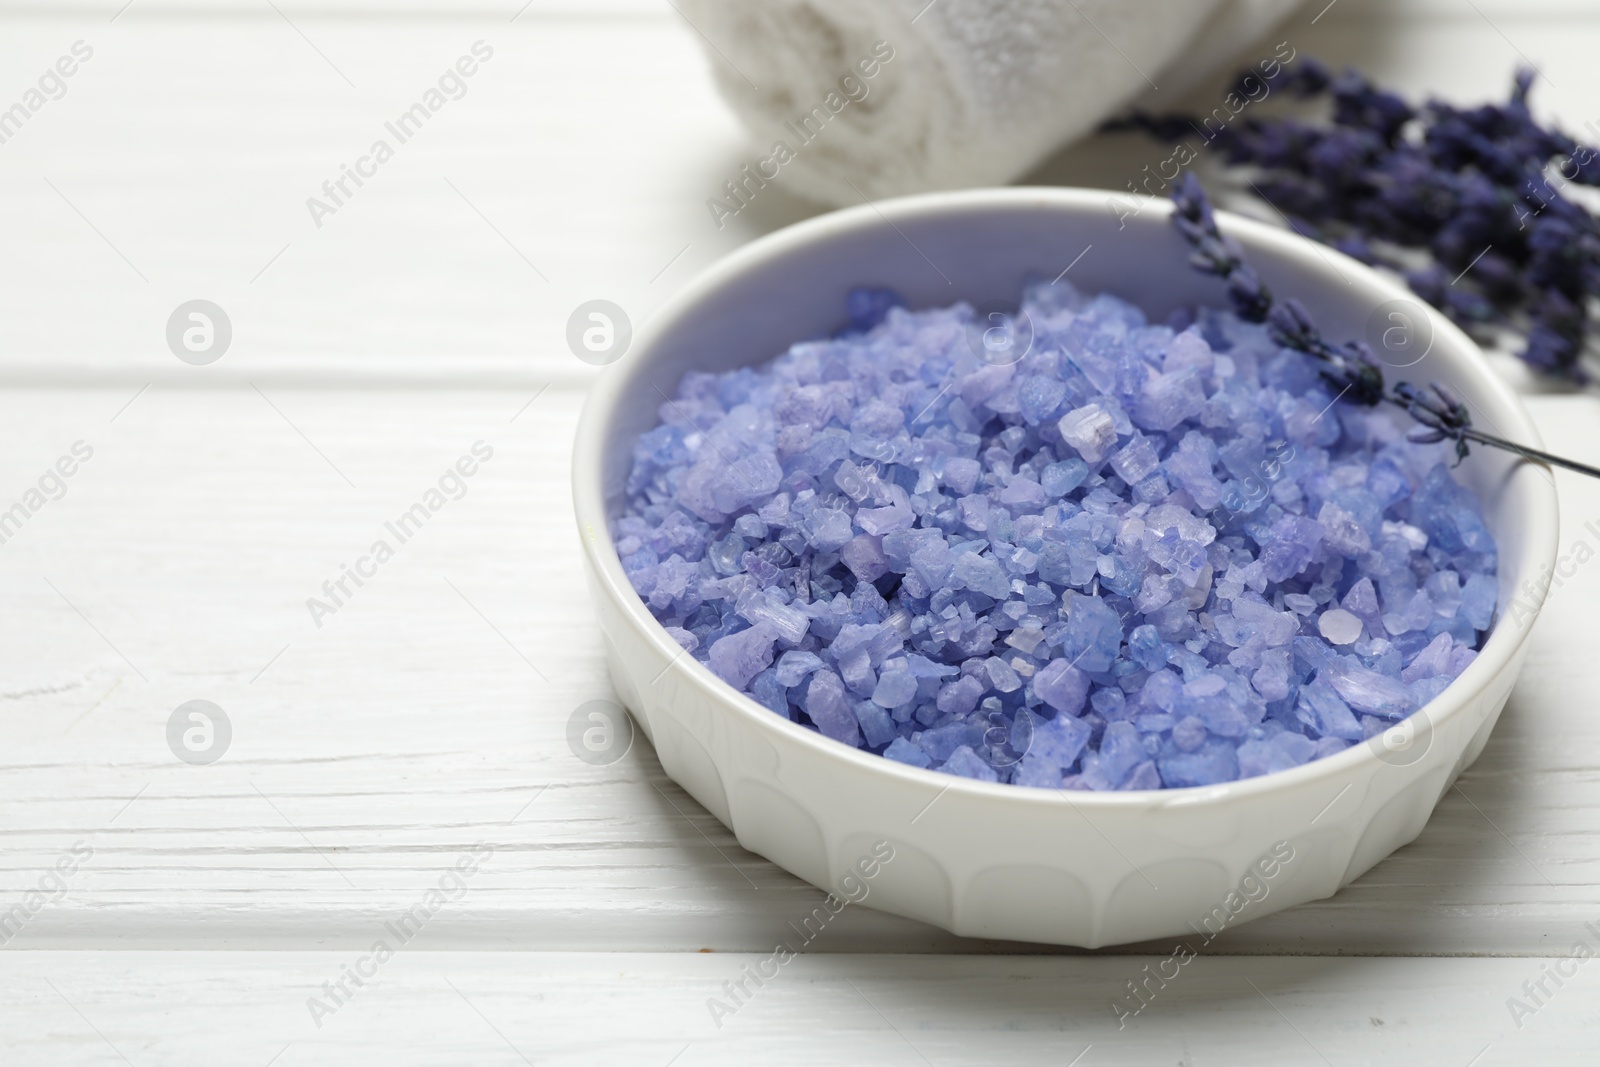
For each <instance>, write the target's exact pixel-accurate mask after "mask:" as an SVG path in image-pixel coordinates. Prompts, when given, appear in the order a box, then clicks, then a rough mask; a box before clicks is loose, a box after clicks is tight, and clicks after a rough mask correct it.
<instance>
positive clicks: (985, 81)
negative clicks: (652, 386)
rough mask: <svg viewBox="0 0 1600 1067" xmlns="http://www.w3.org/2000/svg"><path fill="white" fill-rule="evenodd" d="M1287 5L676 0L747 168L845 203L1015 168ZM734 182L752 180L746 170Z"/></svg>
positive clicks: (1186, 71) (1207, 0)
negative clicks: (740, 137)
mask: <svg viewBox="0 0 1600 1067" xmlns="http://www.w3.org/2000/svg"><path fill="white" fill-rule="evenodd" d="M1299 2H1300V0H932V2H931V3H930V2H929V0H675V6H676V7H677V8H678V10H679V11H680V12H681V13H682V14H683V16H684V17H685V18H686V19H687V20H688V21H689V22H690V24H691V25H692V26H693V27H694V28H695V30H697V31H698V32H699V35H700V37H701V39H702V40H703V41H704V43H705V46H706V49H707V54H708V58H709V59H710V61H711V66H712V69H713V71H714V72H715V77H716V81H717V84H718V87H719V88H720V89H721V91H722V94H723V96H724V97H725V98H726V99H727V100H728V102H729V103H730V104H731V105H732V107H733V109H734V111H735V112H737V113H738V115H739V116H740V118H741V119H742V121H743V122H744V124H745V125H746V126H747V127H748V128H749V130H750V132H751V134H752V135H753V136H754V137H755V138H756V141H757V143H758V145H759V148H760V155H759V158H757V159H756V160H754V161H753V162H752V165H751V168H750V171H749V173H758V172H759V174H760V175H767V176H773V175H776V174H779V173H781V175H782V179H781V180H782V183H783V185H784V186H785V187H786V188H788V189H790V191H792V192H794V193H795V194H797V195H800V196H804V197H807V198H809V199H813V200H820V201H822V202H824V203H831V204H847V203H852V202H857V203H858V202H860V200H861V198H862V197H867V198H870V199H877V198H878V197H883V196H893V195H897V194H901V193H910V192H919V191H922V190H928V189H950V188H960V187H965V186H973V185H992V184H998V183H1004V182H1008V181H1011V180H1013V179H1015V178H1017V177H1019V176H1020V175H1022V174H1024V173H1026V172H1027V171H1028V170H1029V169H1030V168H1032V167H1034V166H1036V165H1037V164H1038V163H1040V162H1041V161H1043V160H1044V159H1046V158H1047V157H1048V156H1050V155H1051V154H1052V153H1053V152H1055V151H1056V150H1057V149H1059V148H1060V147H1061V146H1063V145H1064V144H1066V143H1068V142H1069V141H1072V140H1074V139H1075V138H1077V137H1080V136H1082V135H1083V134H1085V133H1088V132H1090V131H1091V130H1093V129H1094V128H1095V127H1096V126H1097V125H1098V124H1099V123H1100V122H1101V121H1103V120H1104V119H1106V118H1107V117H1109V116H1110V115H1112V114H1113V113H1115V112H1116V111H1118V110H1119V109H1121V108H1122V107H1124V106H1126V105H1127V104H1128V103H1129V102H1130V101H1132V100H1134V99H1135V98H1137V97H1140V96H1142V95H1144V94H1150V93H1153V92H1154V91H1155V90H1156V89H1158V88H1159V90H1161V91H1160V94H1159V95H1160V96H1161V97H1163V98H1170V97H1171V96H1172V94H1173V91H1174V90H1175V89H1181V88H1182V87H1184V86H1185V85H1187V84H1189V83H1192V82H1193V81H1194V80H1196V79H1197V78H1199V77H1200V76H1202V75H1204V74H1205V73H1207V72H1209V71H1210V70H1211V69H1213V68H1214V67H1215V66H1216V65H1217V64H1219V63H1221V62H1224V61H1226V60H1229V59H1231V58H1233V57H1234V56H1235V55H1236V54H1237V53H1238V52H1239V51H1240V50H1241V49H1242V48H1243V47H1244V46H1246V45H1248V44H1249V43H1250V42H1251V41H1253V40H1255V39H1257V38H1259V37H1261V36H1262V35H1264V34H1265V33H1266V32H1267V31H1268V30H1270V29H1271V28H1272V27H1273V25H1274V23H1275V22H1276V21H1277V19H1279V18H1280V17H1281V16H1282V15H1284V14H1286V13H1287V12H1288V11H1289V10H1290V9H1292V8H1293V7H1295V6H1296V5H1297V4H1298V3H1299ZM1201 110H1205V111H1209V110H1210V108H1209V107H1206V108H1202V109H1201ZM780 146H781V147H780ZM743 184H744V187H745V188H746V189H749V188H753V187H754V186H753V185H752V183H751V179H750V178H749V177H748V176H746V177H744V178H743ZM726 202H727V203H728V204H729V206H730V207H732V208H737V206H738V204H737V202H736V201H735V200H733V199H729V200H728V201H726ZM713 212H714V213H717V211H716V209H715V207H713Z"/></svg>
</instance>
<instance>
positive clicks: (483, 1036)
mask: <svg viewBox="0 0 1600 1067" xmlns="http://www.w3.org/2000/svg"><path fill="white" fill-rule="evenodd" d="M1597 941H1600V938H1594V937H1592V936H1591V938H1590V940H1589V942H1588V944H1589V946H1590V947H1591V948H1592V947H1593V946H1594V945H1595V944H1596V942H1597ZM768 951H770V949H769V950H768ZM765 959H766V957H765V956H762V955H725V954H722V953H717V954H710V955H695V954H690V955H681V954H674V955H669V956H651V955H641V954H635V953H601V954H576V955H574V954H539V953H528V952H498V953H471V954H463V953H451V952H427V951H422V952H414V951H408V950H406V949H404V948H402V949H400V950H399V952H398V954H397V955H395V956H394V957H392V958H391V959H389V960H388V961H387V962H385V963H383V964H381V965H379V964H378V963H377V962H376V960H375V958H368V956H367V952H366V951H365V950H363V951H360V952H342V953H333V952H316V953H310V952H305V953H302V952H292V953H291V952H231V953H189V952H161V953H155V952H106V953H75V952H45V953H40V952H12V953H6V954H4V955H3V956H0V1006H3V1008H4V1010H5V1013H6V1016H7V1026H6V1037H5V1042H6V1061H7V1063H12V1064H18V1065H32V1064H49V1065H51V1067H76V1065H78V1064H96V1065H98V1064H106V1063H122V1062H124V1059H125V1060H126V1062H130V1063H139V1064H150V1065H158V1064H192V1063H230V1064H232V1063H237V1064H248V1065H253V1067H259V1065H264V1064H274V1065H276V1067H308V1065H313V1064H325V1063H326V1064H332V1063H348V1062H350V1061H351V1059H353V1058H354V1059H358V1060H359V1061H360V1062H365V1063H384V1064H395V1065H401V1067H409V1065H420V1064H460V1063H474V1064H479V1063H482V1064H500V1063H505V1064H520V1063H541V1064H543V1063H551V1064H568V1063H573V1064H577V1063H581V1064H586V1065H587V1064H626V1065H629V1067H636V1065H639V1064H644V1065H647V1067H657V1065H659V1067H670V1065H674V1064H676V1065H678V1067H699V1065H706V1064H721V1063H749V1062H752V1061H756V1060H759V1061H760V1062H762V1063H773V1064H807V1065H809V1064H816V1063H866V1062H871V1063H883V1064H889V1065H899V1064H907V1065H911V1064H918V1065H926V1064H956V1063H1000V1062H1003V1063H1017V1064H1041V1065H1043V1064H1049V1065H1053V1067H1062V1065H1066V1064H1081V1065H1082V1067H1090V1065H1093V1064H1149V1063H1177V1064H1184V1065H1190V1064H1194V1065H1201V1064H1227V1063H1334V1064H1376V1063H1395V1062H1418V1063H1428V1064H1445V1065H1451V1067H1465V1065H1468V1064H1472V1065H1474V1067H1497V1065H1503V1064H1523V1063H1539V1064H1550V1065H1567V1064H1589V1063H1592V1062H1593V1052H1592V1049H1591V1048H1590V1047H1589V1046H1590V1044H1591V1042H1592V1035H1593V1033H1594V1028H1595V1027H1596V1026H1597V1025H1600V998H1597V997H1595V995H1594V984H1595V982H1596V981H1597V980H1600V976H1597V975H1596V974H1594V973H1591V971H1593V970H1594V969H1595V968H1596V967H1600V964H1595V963H1588V964H1587V965H1586V966H1585V965H1582V964H1577V963H1574V962H1572V961H1570V960H1564V959H1561V958H1560V957H1557V958H1555V959H1519V960H1403V959H1402V960H1305V959H1299V960H1295V959H1274V958H1260V959H1228V958H1211V957H1207V956H1204V955H1199V956H1196V957H1195V958H1192V959H1189V960H1188V961H1187V962H1186V963H1184V964H1181V965H1180V964H1177V963H1173V962H1168V959H1169V958H1168V957H1166V956H1165V955H1163V956H1153V957H1137V956H1102V957H1097V958H1075V959H1039V958H1017V957H995V958H991V959H952V958H942V959H941V958H935V959H910V958H907V957H903V956H900V957H896V956H855V957H850V958H847V959H844V958H839V957H833V958H826V959H824V958H819V957H815V956H812V955H809V954H805V953H802V954H801V955H798V956H796V957H794V958H793V959H792V960H790V961H789V962H788V963H787V964H784V965H782V966H776V965H774V964H765V969H766V971H767V973H769V974H771V973H772V972H774V971H776V975H775V976H774V977H772V978H770V979H769V980H768V981H766V982H765V983H764V984H763V985H761V986H759V987H758V986H756V985H755V984H754V983H753V982H750V981H749V980H748V979H746V978H744V973H745V970H744V969H745V968H747V967H748V968H750V969H751V970H752V971H753V970H755V969H756V968H758V967H762V966H763V963H764V960H765ZM363 960H365V961H366V962H363ZM358 965H359V966H360V968H361V969H362V970H364V971H367V972H368V973H369V974H370V973H373V972H376V977H375V978H373V979H372V980H371V981H369V982H368V983H367V984H366V985H364V986H362V987H356V986H355V985H353V984H351V983H349V982H347V983H346V988H347V989H349V990H350V992H351V996H350V997H348V998H347V999H346V998H342V997H341V999H343V1000H344V1002H343V1003H342V1004H337V1005H335V1009H336V1010H334V1011H333V1012H332V1013H331V1014H330V1013H326V1012H323V1011H319V1012H318V1013H317V1020H318V1021H320V1023H321V1026H320V1027H319V1026H318V1025H317V1023H316V1022H314V1021H313V1018H312V1010H311V1009H310V1008H309V1007H308V1001H310V1000H311V998H313V997H316V998H322V1002H323V1003H324V1004H327V1003H331V1001H329V1000H328V999H327V995H326V994H325V993H323V991H322V983H324V982H337V981H338V980H340V979H341V978H342V976H343V975H344V974H345V973H346V971H347V969H348V970H354V969H355V968H356V967H357V966H358ZM1146 967H1149V968H1150V972H1149V973H1152V974H1159V973H1164V974H1169V975H1175V977H1173V978H1172V980H1171V981H1168V982H1165V983H1162V982H1160V981H1159V980H1156V979H1153V980H1151V981H1150V984H1149V986H1148V987H1147V988H1148V989H1149V990H1150V992H1149V993H1147V994H1146V996H1147V997H1148V998H1149V1001H1148V1003H1147V1004H1145V1006H1144V1007H1143V1010H1142V1011H1140V1013H1139V1014H1138V1015H1136V1016H1134V1015H1130V1017H1129V1018H1127V1019H1125V1020H1122V1027H1121V1028H1120V1029H1119V1019H1118V1015H1117V1014H1116V1013H1115V1011H1114V1009H1113V1007H1112V1005H1113V1004H1114V1003H1119V1002H1120V1003H1123V1004H1125V1005H1126V1004H1128V1003H1139V1002H1138V1001H1133V1000H1131V999H1129V1000H1123V998H1129V997H1130V994H1129V993H1128V989H1127V983H1129V982H1134V981H1142V980H1144V978H1145V975H1146V971H1145V968H1146ZM1556 967H1560V968H1561V969H1563V970H1567V971H1569V972H1575V973H1572V974H1570V975H1569V977H1567V978H1564V979H1562V982H1563V984H1562V986H1560V987H1558V986H1557V985H1556V984H1555V983H1554V982H1553V981H1551V980H1550V979H1549V978H1547V977H1546V975H1548V974H1550V973H1552V972H1553V971H1554V969H1555V968H1556ZM741 980H742V981H745V982H746V989H747V990H749V996H748V997H747V998H746V997H741V998H740V999H739V1000H737V1001H736V1000H733V999H732V998H730V997H729V994H728V992H727V989H726V987H725V985H724V983H732V982H737V981H741ZM1539 980H1543V981H1544V982H1545V990H1546V991H1547V993H1548V994H1549V995H1548V996H1546V997H1540V998H1539V999H1540V1000H1541V1001H1542V1003H1541V1005H1540V1006H1539V1007H1537V1008H1535V1009H1534V1011H1533V1013H1532V1014H1531V1015H1530V1014H1520V1013H1519V1017H1518V1018H1515V1019H1514V1018H1513V1016H1512V1013H1511V1011H1510V1010H1509V1009H1508V1006H1507V1001H1508V1000H1509V999H1510V998H1512V997H1516V998H1518V999H1519V1000H1522V1001H1523V1003H1525V1004H1528V1005H1529V1006H1530V1007H1532V1003H1531V1001H1529V1000H1526V999H1524V998H1526V997H1527V994H1526V993H1525V992H1524V991H1523V988H1522V986H1523V983H1524V982H1535V981H1539ZM714 1000H716V1001H721V1002H722V1003H724V1004H729V1005H730V1007H733V1008H734V1009H736V1010H734V1011H733V1012H732V1014H731V1015H725V1014H723V1013H721V1012H718V1015H717V1021H713V1017H712V1013H711V1011H710V1008H709V1005H710V1003H711V1002H712V1001H714ZM718 1021H720V1023H721V1025H720V1026H719V1025H718ZM1518 1022H1520V1023H1521V1026H1520V1028H1519V1027H1518V1025H1517V1023H1518ZM119 1056H120V1057H123V1059H119Z"/></svg>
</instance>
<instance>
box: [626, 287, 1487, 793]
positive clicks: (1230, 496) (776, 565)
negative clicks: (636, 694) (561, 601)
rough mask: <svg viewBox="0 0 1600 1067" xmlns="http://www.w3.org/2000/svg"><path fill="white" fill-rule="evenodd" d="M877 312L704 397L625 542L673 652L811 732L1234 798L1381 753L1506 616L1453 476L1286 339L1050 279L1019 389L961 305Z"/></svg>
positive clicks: (931, 759) (650, 471)
mask: <svg viewBox="0 0 1600 1067" xmlns="http://www.w3.org/2000/svg"><path fill="white" fill-rule="evenodd" d="M851 307H852V308H853V309H856V310H854V311H852V316H853V321H854V330H853V332H850V333H846V334H842V335H840V336H837V337H835V338H833V339H830V340H824V341H809V342H804V343H802V344H797V345H795V346H794V347H793V348H791V349H790V350H789V351H788V352H786V353H784V354H782V355H780V356H778V357H777V358H776V359H774V360H772V361H771V362H769V363H767V364H765V365H764V366H761V367H757V368H745V369H741V370H737V371H733V372H730V373H727V374H721V375H713V374H703V373H691V374H688V375H686V376H685V377H684V379H683V381H682V382H681V383H680V384H679V387H678V390H677V394H676V396H675V397H674V398H673V400H672V401H671V402H670V403H665V404H663V405H662V406H661V408H660V418H661V420H662V422H661V425H660V426H658V427H657V428H656V429H654V430H651V431H649V432H648V433H646V434H644V435H642V436H641V437H640V438H639V441H638V443H637V445H636V446H635V449H634V455H633V461H634V462H633V470H632V473H631V475H630V477H629V479H628V482H627V493H628V502H627V507H626V509H625V511H624V514H623V515H622V517H621V518H619V519H618V520H617V521H616V523H615V526H614V529H613V535H614V538H615V543H616V545H617V550H618V554H619V556H620V557H621V558H622V564H623V570H624V572H625V573H626V574H627V576H628V578H629V580H630V581H631V582H632V583H633V585H634V588H635V589H636V590H637V591H638V592H639V595H640V597H641V598H642V599H643V600H644V601H645V603H646V604H647V605H648V606H649V608H650V610H651V611H652V613H654V614H655V615H656V617H657V618H658V619H660V620H661V622H662V624H663V625H664V626H665V627H666V628H667V630H668V632H669V633H670V634H671V635H672V637H673V639H674V640H675V641H676V642H677V643H678V644H679V645H680V646H681V647H683V648H684V649H685V650H686V651H688V652H689V653H690V654H691V655H693V656H694V657H695V658H697V659H699V660H700V661H701V662H703V663H705V664H707V665H708V666H709V667H710V668H711V670H712V671H713V672H715V673H716V674H717V675H718V676H719V677H721V678H722V679H723V680H725V681H726V682H728V684H730V685H732V686H734V687H735V688H737V689H740V690H743V691H744V692H746V693H748V694H750V695H751V696H752V697H753V698H754V699H756V700H757V701H758V702H759V703H761V704H762V705H763V706H765V707H767V708H769V709H771V710H772V711H773V712H774V713H776V714H780V715H783V716H785V717H786V718H788V719H790V720H791V721H793V722H795V723H796V724H798V725H799V726H801V727H805V728H809V729H813V730H817V731H819V732H821V733H822V734H824V735H826V736H827V737H830V738H833V739H834V740H836V741H839V742H842V743H844V744H848V745H852V746H856V747H861V748H865V749H867V750H868V751H870V752H873V753H876V754H878V755H882V756H884V757H886V758H888V759H891V760H895V761H897V762H900V763H904V764H907V765H909V766H913V767H919V768H927V769H932V770H937V771H942V772H944V773H948V774H954V775H958V776H962V777H967V778H972V779H976V780H981V781H990V782H1002V783H1009V784H1013V785H1024V786H1034V787H1043V788H1070V789H1092V790H1113V789H1120V790H1127V789H1155V788H1175V787H1185V786H1200V785H1212V784H1216V783H1218V782H1225V781H1231V780H1234V779H1237V778H1241V777H1249V776H1252V775H1258V774H1268V773H1272V772H1274V771H1279V770H1285V769H1288V768H1290V767H1295V766H1299V765H1300V764H1303V763H1305V762H1307V761H1309V760H1314V759H1320V758H1323V757H1325V756H1328V755H1332V754H1334V753H1336V752H1339V751H1341V750H1343V749H1344V748H1346V747H1348V746H1349V745H1351V744H1354V743H1358V742H1361V741H1364V740H1366V739H1368V738H1371V737H1373V736H1375V735H1376V734H1378V733H1381V732H1382V731H1383V730H1384V729H1387V728H1388V727H1389V726H1391V725H1393V723H1395V722H1397V721H1399V720H1400V719H1403V718H1404V717H1405V716H1407V715H1409V714H1411V713H1413V712H1415V711H1416V710H1417V709H1418V708H1419V707H1420V706H1421V705H1422V704H1424V703H1426V702H1427V701H1428V700H1430V699H1432V698H1433V697H1434V696H1436V695H1437V694H1438V693H1439V692H1441V691H1442V690H1443V689H1444V687H1445V686H1447V685H1448V684H1449V683H1450V681H1451V680H1452V679H1453V678H1455V677H1456V676H1457V675H1458V674H1459V673H1460V672H1461V671H1462V670H1463V669H1464V668H1465V667H1466V665H1467V664H1468V663H1470V662H1471V660H1472V657H1473V656H1474V655H1475V654H1476V653H1475V651H1474V650H1475V649H1476V648H1477V647H1478V645H1479V644H1480V642H1481V639H1482V635H1483V634H1484V633H1485V632H1486V631H1487V630H1488V628H1489V627H1490V625H1491V624H1492V622H1493V619H1494V614H1495V608H1496V599H1497V593H1496V590H1497V582H1496V579H1495V576H1494V574H1495V548H1494V542H1493V539H1492V538H1491V537H1490V535H1489V532H1488V528H1487V526H1486V525H1485V523H1484V521H1483V518H1482V516H1481V514H1480V513H1479V508H1478V504H1477V502H1476V500H1475V499H1474V497H1473V495H1472V493H1471V492H1470V491H1469V490H1467V489H1465V488H1464V487H1463V486H1461V485H1460V484H1459V483H1457V482H1455V481H1454V480H1453V479H1452V477H1451V476H1450V473H1449V469H1448V466H1447V464H1448V463H1449V462H1450V461H1451V458H1452V457H1450V456H1449V455H1448V454H1447V452H1446V451H1445V450H1444V448H1443V447H1442V446H1435V445H1420V444H1416V443H1413V442H1411V441H1409V440H1407V438H1406V435H1405V430H1404V427H1401V426H1397V425H1396V424H1394V423H1393V422H1391V421H1389V419H1388V417H1387V416H1386V415H1385V414H1383V413H1381V412H1378V411H1376V410H1374V409H1370V408H1359V407H1354V406H1351V405H1349V404H1347V403H1344V402H1336V398H1335V396H1334V395H1333V393H1334V392H1335V391H1336V390H1329V389H1328V388H1326V387H1325V386H1324V385H1322V384H1320V379H1319V378H1318V377H1317V374H1316V368H1315V367H1313V366H1310V365H1309V364H1308V363H1307V360H1306V359H1305V357H1304V356H1302V355H1300V354H1299V353H1296V352H1292V351H1288V350H1284V349H1280V348H1279V347H1278V346H1277V345H1276V344H1275V343H1274V342H1273V341H1272V340H1271V338H1270V337H1269V335H1268V334H1267V332H1266V331H1265V329H1264V328H1262V327H1260V326H1255V325H1251V324H1249V323H1246V322H1244V321H1242V320H1240V319H1238V318H1236V317H1234V316H1233V315H1232V314H1230V313H1227V312H1223V311H1218V310H1214V309H1208V308H1200V309H1196V310H1195V311H1193V312H1192V313H1186V314H1185V315H1183V316H1182V317H1175V318H1174V319H1173V320H1172V321H1173V322H1174V323H1176V324H1177V325H1176V326H1165V325H1160V324H1152V323H1150V322H1149V321H1147V320H1146V319H1145V317H1144V316H1143V314H1142V313H1141V312H1140V311H1139V310H1138V309H1137V308H1135V307H1133V306H1131V305H1129V304H1127V303H1125V302H1123V301H1120V300H1117V299H1116V298H1114V297H1109V296H1099V297H1093V298H1090V297H1086V296H1084V295H1082V294H1079V293H1077V292H1076V291H1075V290H1073V289H1072V288H1071V287H1070V286H1068V285H1067V284H1066V283H1065V282H1060V283H1057V284H1055V285H1045V284H1039V285H1033V286H1030V287H1029V288H1028V289H1027V290H1026V291H1025V293H1024V296H1023V310H1024V311H1026V312H1027V314H1028V317H1029V319H1030V320H1031V321H1032V323H1033V324H1034V343H1033V345H1032V347H1031V348H1030V349H1029V351H1028V352H1027V354H1026V355H1025V356H1024V357H1023V358H1022V359H1021V360H1020V361H1019V362H1017V363H1015V364H1012V365H1005V366H994V365H989V364H987V363H985V362H984V361H983V360H982V359H980V358H979V356H978V355H977V354H976V353H975V351H974V349H973V348H972V346H970V345H969V344H968V343H967V341H968V338H969V331H970V330H972V329H976V328H978V326H979V325H980V324H979V322H978V320H977V319H976V318H975V313H974V312H973V310H972V309H971V308H970V307H968V306H967V305H964V304H957V305H955V306H953V307H949V308H939V309H933V310H927V311H909V310H907V309H906V308H905V307H904V306H903V302H901V301H899V299H898V298H896V297H894V295H893V294H889V293H886V292H885V291H881V290H874V291H871V292H865V293H858V294H856V296H854V297H852V304H851ZM857 311H860V314H857V313H856V312H857Z"/></svg>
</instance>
